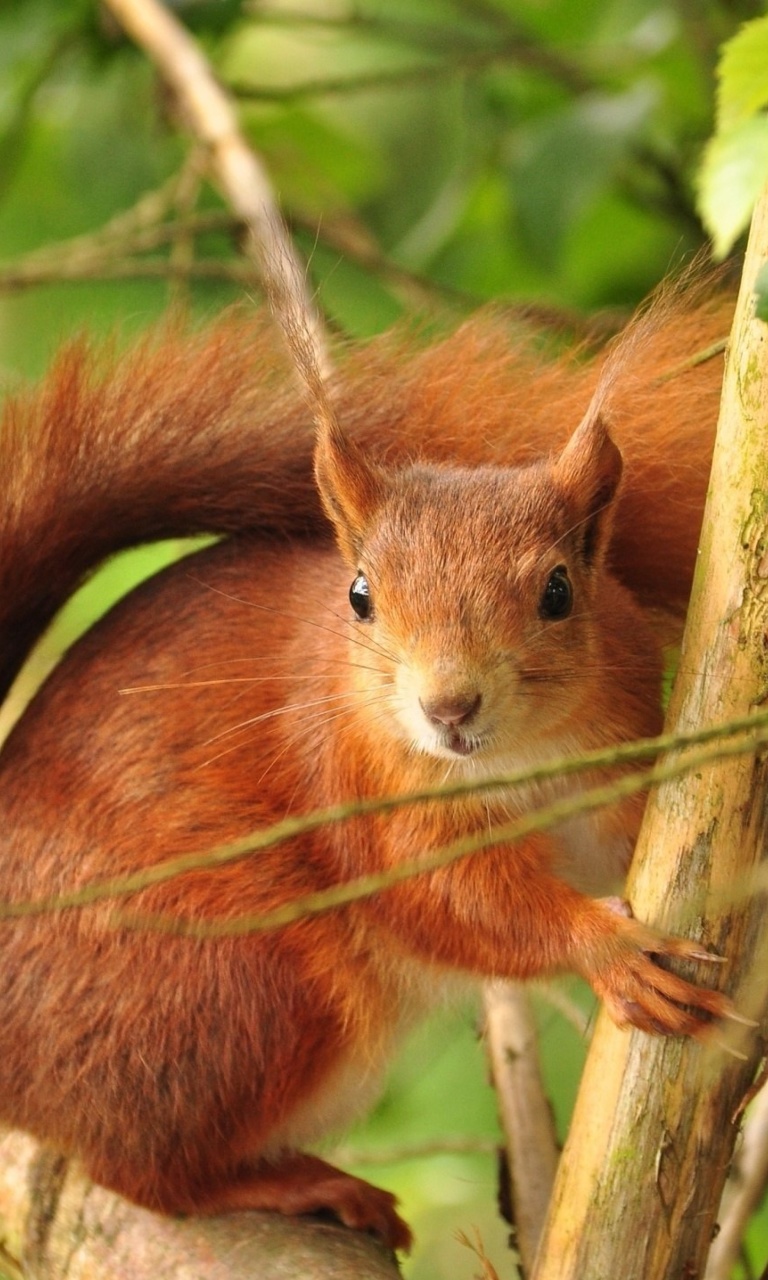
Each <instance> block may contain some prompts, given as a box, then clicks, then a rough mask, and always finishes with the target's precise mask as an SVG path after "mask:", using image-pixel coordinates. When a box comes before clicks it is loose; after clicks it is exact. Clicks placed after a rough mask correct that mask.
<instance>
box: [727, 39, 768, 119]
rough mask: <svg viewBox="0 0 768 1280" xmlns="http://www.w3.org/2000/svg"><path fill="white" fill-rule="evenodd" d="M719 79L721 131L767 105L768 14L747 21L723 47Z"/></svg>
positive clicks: (749, 116) (748, 117)
mask: <svg viewBox="0 0 768 1280" xmlns="http://www.w3.org/2000/svg"><path fill="white" fill-rule="evenodd" d="M718 78H719V86H718V94H717V128H718V133H720V132H725V131H726V130H730V129H732V128H734V127H735V126H736V125H739V124H742V123H744V121H746V120H749V119H751V118H752V117H753V116H755V115H756V114H757V112H758V111H761V110H762V109H763V108H764V107H766V106H768V17H765V18H756V19H755V20H754V21H753V22H748V23H746V24H745V25H744V26H743V27H742V28H741V30H740V31H739V32H738V34H737V35H735V36H734V37H733V39H732V40H729V41H728V42H727V44H725V45H724V46H723V52H722V57H721V59H720V65H719V67H718Z"/></svg>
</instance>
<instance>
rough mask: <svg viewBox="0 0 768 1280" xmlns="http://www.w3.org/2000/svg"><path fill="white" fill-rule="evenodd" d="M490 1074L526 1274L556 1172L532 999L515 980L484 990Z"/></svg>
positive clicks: (554, 1140)
mask: <svg viewBox="0 0 768 1280" xmlns="http://www.w3.org/2000/svg"><path fill="white" fill-rule="evenodd" d="M483 1000H484V1004H485V1033H486V1041H487V1044H488V1056H489V1059H490V1063H491V1074H492V1077H493V1083H494V1086H495V1088H496V1094H497V1097H498V1103H499V1115H500V1117H501V1126H502V1129H503V1131H504V1138H505V1144H506V1152H507V1165H508V1169H509V1184H510V1199H511V1206H510V1207H511V1210H512V1221H513V1226H514V1230H515V1239H516V1243H517V1247H518V1249H519V1251H520V1260H521V1264H522V1270H523V1275H524V1276H528V1275H530V1274H531V1272H532V1270H533V1263H534V1260H535V1258H536V1250H537V1248H538V1244H539V1239H540V1237H541V1233H542V1230H543V1228H544V1219H545V1217H546V1213H547V1206H548V1205H549V1198H550V1195H551V1194H552V1184H553V1183H554V1180H555V1172H556V1170H557V1161H558V1147H557V1136H556V1134H555V1126H554V1122H553V1118H552V1108H551V1106H550V1104H549V1100H548V1098H547V1095H546V1093H545V1091H544V1083H543V1080H542V1075H541V1067H540V1063H539V1052H538V1036H537V1033H536V1022H535V1019H534V1017H533V1012H532V1009H531V1003H530V999H529V997H528V996H527V994H526V993H525V991H523V990H522V988H521V987H520V986H518V985H517V984H516V983H512V982H504V983H502V982H492V983H491V982H489V983H487V984H486V985H485V987H484V991H483Z"/></svg>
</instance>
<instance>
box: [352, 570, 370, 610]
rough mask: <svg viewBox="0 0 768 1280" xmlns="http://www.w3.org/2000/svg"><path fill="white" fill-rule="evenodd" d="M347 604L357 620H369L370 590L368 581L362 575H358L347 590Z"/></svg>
mask: <svg viewBox="0 0 768 1280" xmlns="http://www.w3.org/2000/svg"><path fill="white" fill-rule="evenodd" d="M349 603H350V604H351V605H352V608H353V609H354V611H355V613H356V614H357V616H358V618H370V616H371V609H372V607H373V606H372V602H371V588H370V587H369V586H368V579H367V578H366V576H365V574H364V573H358V575H357V577H356V578H355V580H354V582H353V583H352V586H351V587H350V588H349Z"/></svg>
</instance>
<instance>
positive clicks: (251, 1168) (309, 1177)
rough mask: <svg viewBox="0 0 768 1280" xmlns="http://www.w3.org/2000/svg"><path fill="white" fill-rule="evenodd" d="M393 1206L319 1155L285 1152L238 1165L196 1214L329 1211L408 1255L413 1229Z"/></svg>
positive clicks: (391, 1198)
mask: <svg viewBox="0 0 768 1280" xmlns="http://www.w3.org/2000/svg"><path fill="white" fill-rule="evenodd" d="M396 1203H397V1201H396V1199H395V1197H394V1196H393V1195H392V1194H391V1193H390V1192H389V1191H382V1190H381V1188H380V1187H374V1186H373V1185H372V1184H371V1183H370V1182H365V1181H363V1179H362V1178H355V1177H353V1176H352V1174H349V1173H344V1172H343V1171H342V1170H341V1169H336V1168H334V1166H333V1165H331V1164H328V1163H326V1161H325V1160H321V1159H320V1158H319V1157H318V1156H311V1155H304V1154H302V1153H301V1152H286V1153H284V1154H282V1155H279V1156H275V1157H274V1158H273V1159H269V1160H268V1159H263V1160H259V1161H258V1162H256V1163H252V1164H248V1165H242V1166H241V1168H240V1171H239V1173H238V1176H237V1177H236V1178H233V1179H232V1181H231V1182H229V1183H227V1184H226V1185H223V1186H220V1187H218V1188H216V1189H215V1190H212V1191H211V1193H210V1196H209V1197H208V1198H207V1199H206V1201H205V1203H203V1204H201V1205H200V1206H199V1208H198V1212H200V1213H205V1214H213V1213H229V1212H232V1211H234V1210H243V1209H264V1210H271V1211H273V1212H276V1213H284V1214H304V1213H331V1214H333V1215H334V1217H336V1218H338V1219H339V1220H340V1221H341V1222H343V1223H344V1224H345V1226H348V1227H353V1228H354V1229H355V1230H357V1231H370V1232H372V1233H373V1234H374V1235H376V1236H378V1237H379V1239H380V1240H382V1241H383V1242H384V1244H387V1245H389V1246H390V1247H391V1248H392V1249H404V1250H406V1251H407V1250H409V1249H410V1247H411V1242H412V1236H411V1231H410V1229H409V1227H408V1226H407V1224H406V1223H405V1222H404V1221H403V1219H402V1218H401V1217H400V1215H399V1214H398V1213H397V1211H396V1209H395V1205H396Z"/></svg>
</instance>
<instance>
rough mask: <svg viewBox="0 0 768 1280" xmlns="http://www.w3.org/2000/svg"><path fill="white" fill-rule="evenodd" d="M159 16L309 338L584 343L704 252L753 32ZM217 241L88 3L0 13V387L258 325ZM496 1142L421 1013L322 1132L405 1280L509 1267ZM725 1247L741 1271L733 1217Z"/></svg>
mask: <svg viewBox="0 0 768 1280" xmlns="http://www.w3.org/2000/svg"><path fill="white" fill-rule="evenodd" d="M173 8H174V9H175V10H176V11H177V13H178V16H179V17H180V18H181V19H182V21H183V22H184V23H185V24H186V25H187V26H188V28H189V29H190V30H192V31H193V32H194V33H195V35H196V36H197V37H198V38H199V40H200V41H201V43H202V45H203V47H204V49H205V51H206V53H207V55H208V57H209V58H210V60H211V62H212V64H213V66H214V67H215V69H216V71H217V73H218V75H219V76H220V78H221V80H222V81H223V83H225V84H226V85H227V86H228V87H229V89H230V90H231V92H232V93H233V95H235V97H236V100H237V103H238V106H239V111H240V119H241V123H242V126H243V129H244V131H245V133H246V134H247V137H248V138H249V140H250V141H251V143H252V144H253V146H254V148H255V149H256V151H257V152H258V153H259V155H260V156H261V158H262V160H263V162H264V164H265V166H266V169H267V172H268V174H269V176H270V180H271V183H272V185H273V188H274V191H275V194H276V197H277V198H278V200H279V201H280V203H281V205H282V207H283V210H284V212H285V215H286V218H287V220H288V223H289V226H290V229H291V232H292V234H293V236H294V238H295V241H296V243H297V245H298V246H299V248H300V250H301V252H302V254H303V256H304V258H305V260H306V261H307V262H308V263H309V280H310V287H311V289H312V291H313V292H314V293H315V295H316V298H317V301H318V303H319V306H320V307H321V309H322V312H323V314H324V316H325V318H326V320H327V323H328V325H329V327H330V328H331V329H332V330H333V331H334V332H336V333H338V334H340V335H344V336H348V337H350V338H364V337H366V336H368V335H370V334H373V333H376V332H378V331H380V330H381V329H384V328H386V327H388V326H390V325H392V324H393V323H395V322H397V321H398V320H400V319H405V318H412V317H414V316H420V317H430V316H440V317H448V318H449V319H456V318H460V317H461V316H462V315H464V314H467V313H469V312H470V311H472V310H474V309H475V308H477V307H478V306H480V305H482V304H484V303H489V302H490V303H494V304H495V305H497V306H500V307H504V308H508V309H509V310H510V312H511V313H512V314H513V315H514V314H515V312H516V311H518V310H519V311H520V313H521V314H523V313H525V314H526V315H529V316H533V317H534V318H535V319H536V321H537V322H538V323H539V324H540V325H541V326H542V328H544V329H546V330H547V331H548V332H552V331H556V332H557V333H559V334H565V335H567V336H568V339H569V340H571V341H572V340H574V339H576V340H580V339H583V338H585V337H586V336H588V335H591V334H593V333H594V331H595V320H594V317H595V316H599V317H600V319H599V322H598V323H599V325H600V326H602V327H604V329H605V331H606V332H608V331H610V330H611V329H613V328H615V327H616V325H617V324H618V323H619V322H620V320H621V318H622V317H624V316H625V315H626V314H628V312H629V311H630V310H631V309H632V307H633V306H634V305H635V304H636V303H637V301H638V300H639V299H641V298H642V297H643V296H644V295H645V294H646V293H647V292H648V291H649V290H650V289H651V288H652V287H653V286H654V285H655V284H656V283H657V282H658V281H659V280H660V279H661V278H662V277H663V276H664V275H665V274H666V273H667V272H668V271H669V270H670V269H671V268H672V267H673V266H674V265H675V263H677V262H679V261H680V260H681V259H683V258H684V257H686V256H689V255H690V254H691V252H693V251H695V250H697V249H698V248H700V247H701V246H702V245H703V244H705V243H706V238H707V237H706V234H705V231H704V229H703V227H702V224H701V221H700V217H699V214H698V212H697V197H696V183H697V179H696V174H697V172H698V168H699V166H700V164H701V158H702V151H703V147H704V144H705V142H706V140H707V138H708V137H709V135H710V134H711V132H712V129H713V119H714V111H715V101H716V65H717V54H718V49H719V48H720V47H721V45H722V43H723V42H724V41H725V40H727V39H728V38H729V37H730V36H732V35H733V34H734V32H735V31H737V30H738V28H739V26H740V24H741V23H742V22H743V21H745V20H746V19H749V18H751V17H754V16H756V15H759V14H761V13H762V12H763V8H762V6H761V5H759V4H756V3H752V2H751V0H579V2H578V3H574V0H266V2H264V3H262V2H260V0H251V2H250V3H249V2H248V0H175V2H174V4H173ZM239 243H240V231H239V228H238V226H237V224H236V222H235V220H234V219H233V217H232V215H231V213H230V212H229V210H228V209H227V208H226V207H225V205H224V204H223V203H222V201H221V200H220V199H219V198H218V196H217V195H216V193H215V192H214V191H213V190H212V188H211V187H210V186H209V185H208V183H207V181H206V180H205V177H204V175H203V167H202V164H201V162H200V157H199V155H198V154H197V153H196V151H195V148H194V147H193V146H191V145H190V140H189V138H188V137H187V136H186V135H185V133H184V131H183V128H182V127H180V122H179V120H178V119H177V118H176V115H175V110H174V104H173V102H172V101H171V99H170V97H169V95H168V93H167V91H166V90H165V89H164V87H163V85H162V84H161V83H160V81H159V80H158V77H157V75H156V73H155V72H154V71H153V69H152V67H151V66H150V65H149V63H148V61H147V59H146V57H145V56H144V55H143V54H142V53H141V52H140V51H138V50H136V49H135V48H134V47H133V46H132V45H131V44H130V43H129V42H128V41H127V40H126V39H125V38H124V37H123V36H122V35H121V32H120V30H119V29H118V27H117V25H116V23H115V22H114V19H112V18H111V17H110V16H109V14H108V13H106V12H105V11H104V10H102V9H100V8H99V6H98V5H97V4H95V3H94V2H93V0H82V2H80V3H78V2H76V0H0V382H1V383H2V386H3V389H4V391H8V390H13V389H14V388H16V387H18V386H19V385H20V384H21V383H22V382H24V381H25V380H28V379H34V378H35V377H37V376H38V375H39V374H40V373H41V371H42V370H43V369H44V368H45V366H46V364H47V362H48V360H49V358H50V356H51V354H52V352H53V351H54V350H55V348H56V346H57V345H58V344H59V343H60V341H61V340H62V339H63V338H66V337H68V336H70V335H72V334H73V332H76V331H80V330H82V329H85V330H87V331H90V332H94V333H96V334H102V333H106V332H113V331H115V332H116V333H117V335H118V339H117V340H118V341H123V340H127V339H128V338H129V337H130V335H131V334H132V333H135V332H137V331H139V330H141V329H143V328H145V327H146V326H147V325H149V324H151V323H152V321H153V320H155V319H156V318H157V317H159V316H160V315H161V314H162V313H163V312H164V311H165V310H166V309H167V308H168V307H169V305H170V306H177V307H178V306H181V307H184V308H186V309H188V310H189V311H190V313H191V314H192V316H193V317H194V318H195V320H196V321H202V320H204V319H205V318H206V317H208V316H212V315H214V314H216V313H217V312H218V311H219V310H220V309H221V308H222V307H223V306H225V305H227V304H228V303H230V302H232V301H235V300H241V299H242V298H243V297H246V298H252V299H253V303H254V306H255V305H258V301H259V291H258V281H257V280H256V279H255V278H254V277H253V273H252V270H251V268H250V267H249V266H248V265H247V263H246V262H245V261H244V259H243V258H242V257H241V256H240V253H239ZM176 550H177V549H176V548H175V547H166V548H163V549H162V550H161V551H159V552H158V551H154V550H153V551H149V552H147V551H142V552H139V553H137V554H135V555H133V556H131V557H128V558H121V559H120V561H119V562H117V563H116V564H114V565H112V566H110V567H109V568H108V570H107V571H106V572H105V573H104V574H102V575H101V576H100V577H99V578H98V579H97V580H96V581H95V582H94V583H92V584H90V585H89V587H88V588H87V589H86V591H85V592H84V593H81V594H80V596H79V597H78V598H77V599H76V600H75V601H74V602H73V603H72V604H71V605H70V606H69V607H68V609H67V611H66V613H65V616H64V618H63V620H62V621H61V623H60V624H59V626H58V629H57V630H56V632H55V634H54V635H53V637H52V639H51V640H50V641H49V642H48V646H47V652H48V655H50V653H53V652H55V651H57V650H58V649H60V648H61V647H62V645H64V644H66V643H67V642H68V641H69V640H70V639H71V638H72V636H73V635H75V634H76V633H77V631H78V630H80V629H82V628H83V627H84V626H85V625H87V624H88V622H89V620H90V619H91V618H92V617H93V616H94V614H95V613H96V612H98V611H100V610H102V609H103V608H105V607H106V605H107V604H108V603H109V601H110V600H111V599H113V598H114V596H115V595H116V594H118V593H120V592H121V591H123V590H125V589H126V587H127V586H128V585H129V584H130V583H131V582H132V581H134V580H135V579H136V577H137V576H140V575H141V574H143V573H145V572H147V571H149V570H151V569H152V568H154V567H155V566H156V565H157V564H158V563H160V562H161V560H162V559H164V558H167V556H169V555H173V554H175V553H176ZM49 660H50V657H49V656H45V654H44V655H43V657H41V659H40V661H39V664H38V665H39V669H40V670H42V669H44V667H45V664H46V663H47V662H48V661H49ZM536 1006H537V1011H538V1017H539V1027H540V1036H541V1046H542V1052H543V1058H544V1070H545V1074H546V1077H547V1084H548V1086H549V1089H550V1093H551V1096H552V1100H553V1105H554V1108H555V1111H556V1115H557V1120H558V1126H559V1129H560V1132H561V1133H562V1134H564V1132H565V1130H566V1126H567V1121H568V1115H569V1112H570V1108H571V1106H572V1102H573V1098H574V1096H575V1090H576V1086H577V1080H578V1073H579V1069H580V1065H581V1062H582V1060H583V1056H584V1045H585V1024H586V1022H588V1020H589V1017H590V1016H591V1009H592V998H591V996H590V995H589V993H588V992H585V991H584V990H582V989H580V988H579V986H578V984H575V983H573V982H568V983H564V984H559V985H558V986H557V987H556V988H554V989H551V990H547V991H542V992H541V993H540V994H539V995H538V996H536ZM497 1141H498V1129H497V1122H496V1111H495V1104H494V1098H493V1094H492V1091H491V1089H490V1088H489V1086H488V1082H487V1068H486V1065H485V1061H484V1056H483V1049H482V1045H481V1044H480V1043H479V1042H478V1035H477V1017H476V1012H475V1011H474V1009H472V1008H471V1007H467V1008H459V1009H452V1010H446V1011H444V1012H443V1013H441V1014H440V1015H438V1016H436V1017H435V1019H434V1020H433V1021H432V1022H431V1023H430V1025H429V1026H428V1027H426V1028H424V1029H422V1030H421V1031H420V1032H419V1033H418V1034H417V1036H416V1037H415V1039H414V1040H413V1041H412V1042H411V1044H410V1045H409V1047H408V1049H407V1051H406V1052H405V1053H404V1055H403V1057H402V1058H401V1059H400V1061H399V1062H398V1064H397V1065H396V1067H395V1070H394V1072H393V1075H392V1078H391V1080H390V1083H389V1085H388V1088H387V1091H386V1094H385V1096H384V1098H383V1100H382V1102H381V1104H380V1106H379V1107H378V1109H377V1110H376V1112H375V1113H374V1115H373V1116H372V1117H371V1118H370V1120H369V1121H368V1122H366V1124H364V1125H361V1126H360V1127H359V1128H358V1129H357V1130H356V1131H355V1132H354V1133H353V1134H351V1135H346V1136H345V1137H344V1152H343V1153H342V1154H343V1158H344V1160H345V1161H346V1162H347V1163H348V1164H350V1163H351V1164H354V1167H355V1168H356V1170H357V1171H359V1172H360V1173H362V1174H364V1175H366V1176H370V1177H371V1178H372V1179H374V1180H376V1181H380V1182H381V1183H382V1184H384V1185H387V1186H389V1187H391V1189H393V1190H394V1191H396V1192H397V1194H398V1195H399V1196H400V1197H401V1200H402V1205H403V1211H404V1214H405V1216H406V1217H407V1218H408V1219H409V1221H410V1222H411V1223H412V1224H413V1226H414V1229H415V1232H416V1236H417V1250H416V1254H415V1257H414V1259H413V1260H412V1262H410V1263H407V1264H406V1266H405V1273H406V1275H407V1276H409V1277H410V1278H411V1280H447V1278H448V1277H450V1278H451V1280H460V1278H461V1277H468V1278H469V1277H471V1276H473V1275H476V1274H479V1273H481V1272H482V1265H483V1264H482V1263H481V1261H479V1260H478V1258H477V1257H473V1255H472V1253H471V1252H470V1250H469V1249H468V1248H467V1247H466V1245H463V1244H461V1243H459V1242H458V1241H457V1240H456V1233H457V1232H464V1233H465V1234H466V1235H467V1236H469V1237H470V1238H472V1239H473V1240H475V1241H476V1242H477V1241H478V1240H479V1241H481V1242H482V1244H481V1246H480V1247H481V1251H482V1249H484V1250H485V1251H486V1252H487V1255H488V1257H489V1258H490V1260H491V1261H492V1262H493V1263H494V1264H495V1266H496V1267H497V1269H498V1271H499V1273H500V1274H501V1275H511V1274H513V1270H512V1260H511V1258H510V1255H509V1254H508V1253H507V1252H506V1242H507V1237H508V1229H507V1228H506V1227H505V1226H504V1225H503V1224H502V1223H500V1221H499V1219H498V1216H497V1214H496V1210H495V1198H496V1183H497V1158H496V1155H495V1145H496V1143H497ZM371 1161H372V1162H375V1165H374V1164H372V1163H370V1162H371ZM476 1232H477V1235H476V1234H475V1233H476ZM761 1237H762V1238H761ZM753 1238H754V1242H755V1248H756V1256H757V1257H758V1258H760V1257H763V1258H764V1257H765V1254H766V1251H767V1250H768V1230H766V1228H765V1227H764V1226H761V1224H760V1222H759V1221H756V1222H755V1224H754V1226H753ZM486 1274H487V1273H486ZM742 1274H743V1275H744V1276H745V1277H748V1276H750V1275H751V1274H752V1272H751V1271H750V1270H749V1263H748V1260H746V1259H745V1262H744V1270H743V1273H742Z"/></svg>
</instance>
